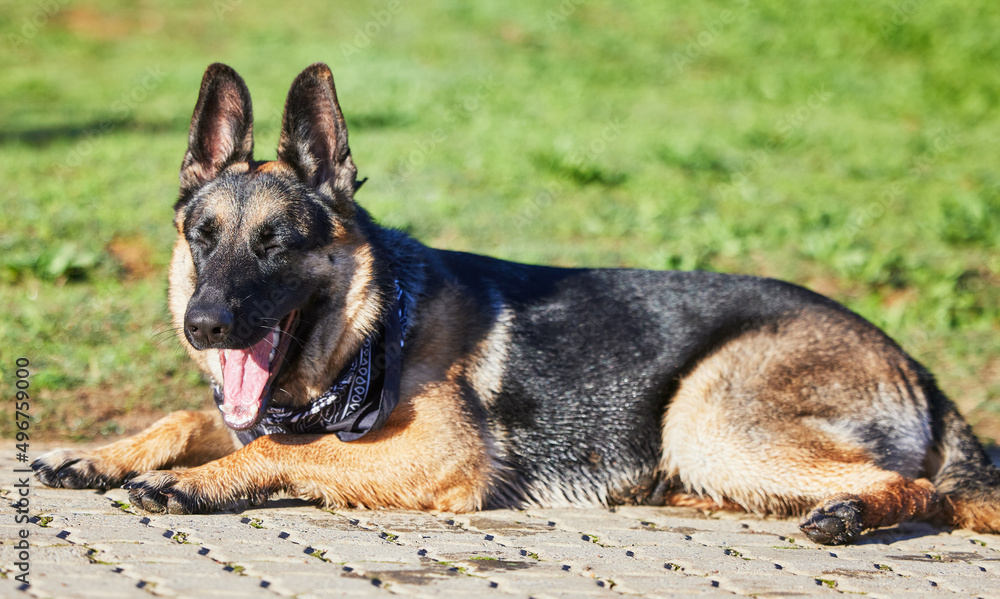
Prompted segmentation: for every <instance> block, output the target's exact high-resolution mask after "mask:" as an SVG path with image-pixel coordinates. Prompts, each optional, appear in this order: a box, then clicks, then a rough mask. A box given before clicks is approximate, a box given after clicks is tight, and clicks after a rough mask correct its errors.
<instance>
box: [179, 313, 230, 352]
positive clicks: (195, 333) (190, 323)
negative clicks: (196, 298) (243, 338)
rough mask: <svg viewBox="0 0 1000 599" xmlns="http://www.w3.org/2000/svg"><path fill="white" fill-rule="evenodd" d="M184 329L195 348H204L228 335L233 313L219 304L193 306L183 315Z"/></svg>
mask: <svg viewBox="0 0 1000 599" xmlns="http://www.w3.org/2000/svg"><path fill="white" fill-rule="evenodd" d="M184 329H185V332H186V333H187V338H188V341H190V342H191V345H193V346H194V348H195V349H206V348H208V347H211V346H213V345H216V344H218V343H222V342H223V341H225V339H226V337H228V336H229V332H230V331H232V330H233V313H232V312H230V311H229V310H227V309H226V308H224V307H221V306H193V307H191V308H189V309H188V311H187V315H186V316H185V317H184Z"/></svg>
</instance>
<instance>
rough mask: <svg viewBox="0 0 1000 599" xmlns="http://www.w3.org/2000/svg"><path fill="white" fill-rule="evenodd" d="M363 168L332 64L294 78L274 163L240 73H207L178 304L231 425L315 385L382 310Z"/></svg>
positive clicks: (186, 185)
mask: <svg viewBox="0 0 1000 599" xmlns="http://www.w3.org/2000/svg"><path fill="white" fill-rule="evenodd" d="M356 174H357V168H356V167H355V166H354V162H353V160H352V159H351V151H350V148H349V147H348V144H347V126H346V125H345V123H344V117H343V114H342V113H341V111H340V106H339V104H338V102H337V94H336V90H335V88H334V84H333V76H332V75H331V74H330V69H329V68H328V67H327V66H326V65H324V64H314V65H312V66H311V67H309V68H307V69H306V70H305V71H303V72H302V73H301V74H300V75H299V76H298V77H297V78H296V79H295V81H294V82H293V83H292V87H291V89H290V90H289V92H288V99H287V101H286V103H285V112H284V117H283V122H282V130H281V137H280V141H279V145H278V156H277V160H275V161H271V162H258V161H255V160H254V159H253V115H252V108H251V103H250V93H249V91H248V90H247V87H246V84H245V83H244V82H243V79H241V78H240V76H239V75H238V74H237V73H236V72H235V71H234V70H233V69H231V68H230V67H228V66H225V65H222V64H213V65H211V66H210V67H209V68H208V70H207V71H206V72H205V76H204V78H203V79H202V83H201V92H200V94H199V96H198V102H197V104H196V106H195V109H194V115H193V117H192V119H191V130H190V134H189V137H188V149H187V152H186V154H185V155H184V161H183V163H182V165H181V171H180V198H179V200H178V201H177V204H176V206H175V211H176V213H175V218H174V223H175V225H176V227H177V231H178V233H179V238H178V241H177V244H176V246H175V248H174V256H173V261H172V264H171V271H170V294H169V295H170V309H171V313H172V315H173V321H174V326H175V327H176V328H177V329H178V331H179V337H180V338H181V342H182V343H183V344H184V345H185V347H186V348H187V349H188V351H189V353H190V354H191V355H192V357H193V358H194V359H195V361H196V362H198V364H199V365H200V366H201V367H202V368H203V369H204V370H205V371H207V372H209V373H210V374H211V375H212V376H213V377H214V378H215V380H216V381H217V382H220V383H221V384H222V386H223V389H224V403H223V413H224V419H225V421H226V424H227V425H228V426H230V427H231V428H233V429H237V430H242V429H246V428H249V427H252V426H254V425H255V424H256V423H257V422H258V421H259V420H260V418H261V417H262V415H263V413H264V410H265V408H266V405H267V402H268V401H270V400H271V399H272V397H273V398H274V399H275V400H276V401H279V402H281V403H287V404H301V403H304V402H305V401H307V400H308V398H309V397H315V396H317V395H319V394H321V393H322V391H324V390H325V389H326V385H328V384H329V382H330V379H331V378H332V377H331V376H330V372H331V369H333V372H334V373H336V369H337V366H338V364H342V363H343V362H344V361H345V358H346V355H347V354H348V353H349V352H352V351H353V348H354V347H356V346H357V344H358V343H359V342H360V339H361V338H362V337H363V336H364V334H365V333H366V331H367V330H370V329H371V327H373V326H374V325H375V323H376V322H377V320H378V317H379V314H377V313H375V310H376V308H375V306H377V305H378V304H379V302H378V301H377V299H378V296H379V293H380V291H379V289H380V288H381V287H380V285H379V282H378V281H377V280H376V279H377V278H378V277H377V276H376V273H375V272H374V265H373V260H372V248H371V246H370V245H369V244H368V241H367V236H366V227H370V220H369V219H368V218H367V215H366V214H365V213H364V211H363V210H361V209H360V208H359V207H358V206H357V205H356V204H355V203H354V192H355V190H356V189H357V187H358V183H357V181H356Z"/></svg>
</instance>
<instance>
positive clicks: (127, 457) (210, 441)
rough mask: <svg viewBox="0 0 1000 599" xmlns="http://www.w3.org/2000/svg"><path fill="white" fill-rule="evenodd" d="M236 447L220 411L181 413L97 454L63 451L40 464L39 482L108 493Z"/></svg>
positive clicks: (34, 465) (37, 469)
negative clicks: (134, 479) (137, 479)
mask: <svg viewBox="0 0 1000 599" xmlns="http://www.w3.org/2000/svg"><path fill="white" fill-rule="evenodd" d="M235 449H236V445H235V442H234V441H233V438H232V435H230V434H229V431H228V429H227V428H226V426H225V424H224V423H223V422H222V418H221V417H220V416H219V412H218V410H207V411H203V412H191V411H180V412H174V413H172V414H170V415H168V416H165V417H164V418H161V419H160V420H158V421H157V422H155V423H153V425H152V426H150V427H149V428H147V429H146V430H144V431H142V432H141V433H139V434H137V435H134V436H132V437H128V438H126V439H122V440H120V441H116V442H114V443H112V444H111V445H107V446H105V447H102V448H100V449H96V450H94V451H77V450H66V449H61V450H57V451H52V452H49V453H47V454H45V455H43V456H42V457H40V458H38V459H37V460H35V461H34V462H33V463H32V464H31V467H32V468H33V469H34V470H35V476H37V477H38V480H40V481H42V483H44V484H46V485H48V486H50V487H65V488H67V489H107V488H110V487H115V486H118V485H120V484H122V482H124V481H126V480H128V479H130V478H132V477H133V476H135V475H136V474H138V473H140V472H145V471H147V470H155V469H158V468H171V467H173V466H197V465H199V464H204V463H206V462H209V461H211V460H214V459H218V458H220V457H222V456H224V455H227V454H229V453H232V452H233V451H234V450H235Z"/></svg>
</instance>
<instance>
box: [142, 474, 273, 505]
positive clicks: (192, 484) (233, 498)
mask: <svg viewBox="0 0 1000 599" xmlns="http://www.w3.org/2000/svg"><path fill="white" fill-rule="evenodd" d="M122 486H123V488H125V489H127V490H128V494H129V499H130V500H131V502H132V504H133V505H137V506H139V507H140V508H142V509H144V510H146V511H147V512H156V513H163V512H166V513H168V514H205V513H208V512H218V511H222V510H231V509H239V508H242V507H246V506H247V504H254V503H255V502H254V501H253V500H252V499H248V498H246V497H243V496H241V495H239V494H237V493H236V492H234V490H233V488H232V487H230V486H228V485H227V484H226V483H225V482H224V481H221V480H216V476H213V473H212V472H211V471H204V470H203V468H191V469H188V470H151V471H149V472H144V473H142V474H140V475H138V476H136V477H135V478H133V479H131V480H129V481H128V482H127V483H125V484H124V485H122ZM265 498H266V497H265ZM262 501H263V499H261V500H260V502H262ZM258 503H259V502H258Z"/></svg>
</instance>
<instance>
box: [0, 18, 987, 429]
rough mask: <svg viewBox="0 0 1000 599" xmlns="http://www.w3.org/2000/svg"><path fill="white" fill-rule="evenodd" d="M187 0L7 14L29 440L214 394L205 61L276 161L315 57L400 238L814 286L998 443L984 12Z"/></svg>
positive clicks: (7, 248)
mask: <svg viewBox="0 0 1000 599" xmlns="http://www.w3.org/2000/svg"><path fill="white" fill-rule="evenodd" d="M194 6H195V5H193V4H191V3H181V2H164V3H156V4H139V5H136V4H135V3H127V2H122V1H112V0H106V1H99V2H86V1H82V2H73V3H70V2H68V1H67V0H50V1H48V2H37V3H36V2H13V1H11V0H0V11H2V13H3V14H4V15H5V17H6V18H5V19H4V20H3V21H0V46H3V51H2V52H0V72H3V74H4V75H3V77H2V78H0V181H3V185H0V208H2V211H3V215H4V218H3V219H0V220H2V222H0V313H2V314H3V316H2V320H0V365H2V366H0V377H3V378H2V379H0V388H12V385H13V376H14V375H13V363H14V360H15V359H16V358H18V357H21V356H25V357H27V358H29V359H30V361H31V364H32V366H31V368H32V372H33V373H34V375H33V377H32V379H31V380H32V392H33V394H32V397H33V400H34V401H33V404H32V412H33V414H34V416H35V417H36V419H37V420H36V422H35V423H34V424H33V427H32V431H34V432H35V433H37V434H48V435H52V436H60V437H70V438H75V439H85V438H90V437H94V436H102V435H103V436H115V435H117V434H119V433H120V432H122V431H129V430H133V429H134V428H135V427H137V426H140V425H142V424H144V423H147V422H148V421H149V420H150V419H151V418H153V417H155V416H156V415H157V414H160V413H162V412H164V411H168V410H172V409H177V408H187V407H194V406H199V405H206V404H207V402H208V397H209V392H208V391H207V387H206V385H205V384H204V382H202V381H201V379H200V377H199V376H198V374H197V373H196V372H195V371H194V370H193V368H192V367H191V365H190V364H189V360H188V359H187V358H186V357H185V356H184V355H183V354H182V352H181V351H180V350H179V349H178V347H177V344H176V342H175V341H174V340H173V339H171V338H170V332H169V330H168V324H167V317H166V308H165V267H166V264H167V262H168V260H169V251H170V247H171V244H172V238H173V230H172V228H171V225H170V222H171V210H170V207H171V205H172V203H173V199H174V197H175V194H176V182H177V172H176V171H177V168H178V166H179V164H180V160H181V157H182V155H183V152H184V149H185V145H186V139H187V138H186V132H187V126H188V120H189V118H190V114H191V110H192V108H193V105H194V101H195V99H196V95H197V89H198V84H199V81H200V77H201V73H202V72H203V71H204V68H205V67H206V66H207V65H208V64H209V63H210V62H213V61H222V62H226V63H228V64H230V65H232V66H233V67H235V68H236V69H237V70H238V71H239V72H240V73H241V74H242V75H243V76H244V78H245V79H246V80H247V82H248V84H249V86H250V88H251V91H252V92H253V94H254V107H255V114H256V115H257V123H256V139H257V145H258V157H262V158H270V157H273V156H274V147H275V145H276V141H277V128H278V123H279V119H280V110H281V106H282V103H283V100H284V94H285V93H286V92H287V89H288V85H289V84H290V82H291V80H292V78H293V77H294V76H295V75H296V74H297V73H298V72H299V70H301V69H302V68H303V67H305V66H306V65H308V64H310V63H312V62H315V61H325V62H327V63H329V64H330V65H331V67H332V69H333V71H334V75H335V77H336V80H337V83H338V92H339V96H340V100H341V104H342V106H343V108H344V111H345V113H346V117H347V121H348V125H349V127H350V131H351V146H352V150H353V154H354V157H355V161H356V162H357V164H358V166H359V171H360V175H361V176H367V177H370V181H369V183H368V184H367V185H366V186H365V187H364V189H363V190H362V191H361V193H360V194H359V197H358V199H359V201H360V202H361V203H362V204H364V205H365V206H366V207H368V208H369V209H370V210H371V211H372V212H373V213H374V214H375V215H376V216H377V217H378V218H380V219H381V221H382V222H383V223H385V224H387V225H392V226H396V227H401V228H404V229H406V230H408V231H410V232H412V233H413V234H414V235H416V236H417V237H419V238H420V239H421V240H423V241H425V242H426V243H429V244H431V245H435V246H439V247H448V248H453V249H461V250H470V251H476V252H481V253H487V254H492V255H495V256H499V257H503V258H508V259H513V260H521V261H529V262H547V263H555V264H561V265H590V266H637V267H647V268H679V269H693V268H700V269H712V270H721V271H729V272H747V273H755V274H763V275H768V276H776V277H781V278H785V279H789V280H792V281H795V282H798V283H801V284H804V285H807V286H809V287H811V288H813V289H816V290H818V291H820V292H823V293H826V294H828V295H831V296H832V297H834V298H835V299H838V300H840V301H842V302H844V303H846V304H847V305H848V306H849V307H851V308H853V309H854V310H857V311H858V312H860V313H862V314H863V315H864V316H866V317H867V318H869V319H871V320H872V321H874V322H875V323H877V324H879V325H880V326H882V327H884V328H885V329H886V330H887V331H888V332H889V333H890V334H891V335H893V336H894V337H895V338H897V339H898V340H899V341H900V342H901V343H902V344H903V345H904V347H906V348H907V349H908V350H909V351H910V352H911V353H913V354H914V355H915V356H916V357H917V358H918V359H920V360H921V361H923V362H924V363H925V364H927V365H928V366H929V367H931V368H932V370H934V371H935V372H936V373H937V374H938V376H939V378H940V380H941V382H942V385H943V387H944V388H945V390H946V391H947V392H949V393H950V394H951V395H952V396H953V397H954V398H955V399H956V400H957V401H958V402H959V404H960V406H961V407H962V408H963V409H964V410H965V411H966V412H967V413H968V414H969V417H970V419H971V420H972V421H973V422H974V423H975V424H976V426H977V430H978V431H979V432H980V433H981V434H983V435H985V436H988V437H991V438H1000V402H998V401H997V399H998V398H1000V325H998V321H1000V308H998V306H1000V285H998V282H1000V247H998V241H1000V217H998V215H1000V175H998V174H997V169H996V152H995V147H996V139H998V137H1000V113H998V112H997V110H996V106H997V103H998V100H1000V71H998V70H997V69H996V68H995V65H996V63H997V60H998V59H1000V38H998V37H997V36H996V35H995V32H996V31H997V30H998V29H1000V12H998V11H996V10H995V7H994V5H993V4H992V3H990V2H987V1H986V0H970V2H966V3H963V4H962V5H961V6H960V7H956V5H954V4H953V3H948V2H944V1H943V0H934V1H932V0H926V1H921V2H912V3H904V2H899V3H895V4H893V3H885V4H877V5H872V4H871V3H866V2H860V1H855V2H845V3H835V4H829V3H821V2H806V3H804V4H802V5H800V6H797V7H796V8H795V9H794V10H792V11H789V10H786V9H785V8H783V7H784V6H785V4H783V3H780V2H776V1H773V0H765V1H760V2H746V1H745V0H734V1H732V2H725V1H713V0H702V1H699V2H693V3H692V2H688V3H680V2H677V3H669V4H665V3H662V2H638V1H624V2H611V1H597V0H587V1H579V2H563V3H558V2H549V3H537V2H513V3H511V2H505V3H479V2H471V3H470V2H455V1H438V2H430V3H400V4H398V5H397V4H395V3H390V2H388V1H386V2H375V3H362V2H348V3H336V4H335V5H331V4H329V3H316V4H315V5H314V6H313V7H311V8H300V7H291V6H289V7H274V6H272V5H268V6H264V5H259V4H254V3H249V2H242V1H241V0H220V1H219V2H215V3H212V4H205V5H204V6H205V8H203V9H199V8H194ZM390 9H391V10H390ZM380 11H384V12H380ZM365 32H367V33H365ZM12 423H13V419H6V420H5V421H3V422H2V423H0V434H2V435H4V436H10V435H12V433H13V428H12V426H13V424H12Z"/></svg>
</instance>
